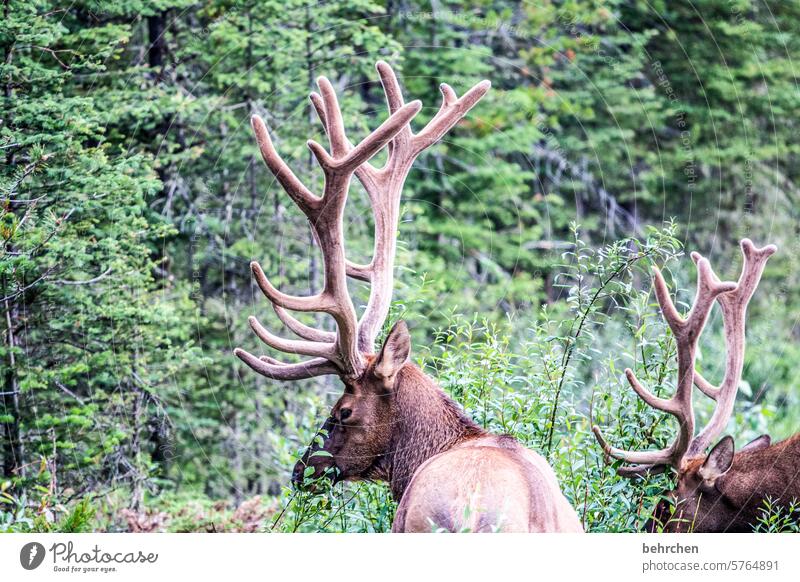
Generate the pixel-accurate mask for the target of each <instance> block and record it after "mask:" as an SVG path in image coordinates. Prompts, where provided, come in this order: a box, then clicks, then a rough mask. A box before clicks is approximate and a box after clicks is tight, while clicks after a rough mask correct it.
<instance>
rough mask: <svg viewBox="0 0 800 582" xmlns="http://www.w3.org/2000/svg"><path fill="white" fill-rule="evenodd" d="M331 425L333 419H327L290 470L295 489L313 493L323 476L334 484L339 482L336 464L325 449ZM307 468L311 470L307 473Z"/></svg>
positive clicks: (331, 428)
mask: <svg viewBox="0 0 800 582" xmlns="http://www.w3.org/2000/svg"><path fill="white" fill-rule="evenodd" d="M333 425H334V420H333V418H328V419H327V420H326V421H325V423H324V424H323V425H322V427H321V428H320V430H319V431H318V432H317V434H316V435H315V436H314V440H313V441H312V442H311V444H310V445H308V448H307V449H306V451H305V453H303V456H302V457H301V458H300V460H299V461H297V463H296V464H295V466H294V469H293V470H292V485H293V486H294V487H295V488H296V489H302V490H304V491H309V492H311V493H314V492H315V491H316V490H317V483H318V482H319V480H320V479H321V478H322V477H323V476H330V479H331V481H332V482H334V483H335V482H337V481H338V480H339V479H338V473H339V472H338V471H337V470H336V462H335V461H334V459H333V456H332V455H331V454H330V452H329V451H327V450H326V449H325V446H326V444H327V443H328V442H329V439H328V436H327V435H329V434H330V431H331V430H333ZM309 468H310V469H312V470H311V471H309V470H308V469H309Z"/></svg>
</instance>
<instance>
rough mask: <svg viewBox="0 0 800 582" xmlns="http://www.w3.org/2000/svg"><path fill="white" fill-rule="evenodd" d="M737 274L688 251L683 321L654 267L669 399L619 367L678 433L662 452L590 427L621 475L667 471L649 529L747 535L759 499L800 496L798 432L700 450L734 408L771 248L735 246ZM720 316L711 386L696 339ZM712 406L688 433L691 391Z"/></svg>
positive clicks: (786, 500)
mask: <svg viewBox="0 0 800 582" xmlns="http://www.w3.org/2000/svg"><path fill="white" fill-rule="evenodd" d="M741 249H742V255H743V266H742V271H741V274H740V276H739V280H738V281H737V282H723V281H720V279H719V278H718V277H717V276H716V275H715V274H714V272H713V270H712V269H711V266H710V264H709V262H708V260H707V259H705V258H703V257H701V256H700V255H699V254H698V253H692V260H693V261H694V262H695V264H696V266H697V292H696V295H695V299H694V303H693V304H692V307H691V309H690V311H689V313H688V314H687V315H686V316H685V317H682V316H681V315H680V314H679V313H678V310H677V309H676V308H675V305H674V304H673V302H672V300H671V299H670V295H669V290H668V289H667V285H666V283H665V282H664V278H663V277H662V275H661V273H660V272H659V270H658V269H657V268H656V269H654V274H655V279H654V287H655V292H656V299H657V300H658V304H659V306H660V307H661V313H662V315H663V317H664V319H665V320H666V322H667V325H668V326H669V328H670V329H671V330H672V334H673V335H674V337H675V341H676V343H677V348H678V378H677V387H676V390H675V394H674V395H673V396H672V397H671V398H669V399H663V398H659V397H657V396H655V395H654V394H653V393H652V392H650V391H649V390H647V388H645V387H644V386H642V384H640V383H639V381H638V380H637V379H636V376H634V374H633V372H632V371H631V370H630V369H627V370H625V375H626V376H627V379H628V382H629V383H630V385H631V387H632V388H633V390H634V392H636V394H637V395H638V396H639V397H640V398H641V399H642V400H643V401H644V402H645V403H646V404H648V405H649V406H652V407H653V408H656V409H657V410H661V411H663V412H666V413H667V414H670V415H672V416H674V417H675V418H676V419H677V421H678V425H679V428H678V436H677V438H676V439H675V441H674V442H673V443H672V444H671V445H669V446H668V447H667V448H665V449H662V450H656V451H649V450H648V451H623V450H620V449H617V448H614V447H612V446H610V445H609V444H608V442H607V441H606V439H605V438H604V437H603V434H602V432H601V431H600V429H599V428H598V427H597V426H594V427H593V430H594V434H595V436H596V437H597V440H598V442H599V443H600V446H602V447H603V450H604V451H605V454H606V455H607V456H610V457H613V458H614V459H618V460H621V461H623V462H625V463H630V464H632V465H630V466H624V465H623V466H622V467H620V468H619V469H618V470H617V472H618V473H619V474H620V475H622V476H625V477H635V476H646V475H648V474H654V473H657V472H662V471H664V470H666V469H667V468H669V467H672V468H673V469H674V470H675V471H676V473H677V486H676V488H675V489H674V490H672V491H670V492H668V493H667V494H666V495H664V498H663V499H662V501H661V502H659V504H658V505H657V507H656V510H655V512H654V514H653V518H652V519H651V520H650V521H649V522H648V524H647V525H646V529H647V530H648V531H666V532H687V531H695V532H746V531H752V530H753V526H754V525H755V524H756V521H757V519H758V516H759V513H760V510H761V508H762V507H763V502H764V500H765V499H767V498H768V497H769V498H771V499H773V500H775V501H777V502H778V504H781V505H785V506H788V505H789V504H790V503H791V501H792V500H793V499H794V498H797V499H800V434H798V435H795V436H793V437H791V438H789V439H787V440H785V441H783V442H780V443H777V444H774V445H771V441H770V438H769V436H767V435H763V436H761V437H759V438H757V439H755V440H754V441H752V442H750V443H748V444H747V445H745V446H744V447H742V449H741V450H739V451H738V452H736V451H735V449H734V441H733V438H732V437H730V436H725V437H724V438H722V439H721V440H720V441H719V442H718V443H716V445H715V446H714V447H713V448H712V449H711V451H710V452H709V453H708V454H706V448H707V447H708V446H709V445H710V444H711V443H712V442H714V441H715V440H716V439H717V437H719V435H720V434H721V433H722V432H723V430H724V429H725V427H726V425H727V423H728V421H729V419H730V417H731V413H732V411H733V405H734V400H735V398H736V392H737V390H738V387H739V383H740V382H741V378H742V370H743V367H744V351H745V316H746V312H747V305H748V303H749V301H750V299H751V297H752V296H753V293H754V292H755V290H756V287H757V286H758V283H759V281H760V279H761V275H762V273H763V271H764V266H765V265H766V262H767V260H768V259H769V257H770V256H771V255H772V254H773V253H774V252H775V251H776V250H777V249H776V247H775V246H774V245H769V246H766V247H764V248H760V249H759V248H756V247H755V246H754V245H753V243H752V242H751V241H750V240H748V239H744V240H742V242H741ZM715 302H716V303H718V304H719V306H720V309H721V311H722V318H723V326H724V332H725V348H726V352H727V354H726V361H725V364H726V366H725V374H724V377H723V380H722V383H721V384H720V385H719V386H714V385H712V384H711V383H710V382H709V381H708V380H706V379H705V378H704V377H703V376H702V375H700V373H699V372H697V371H696V369H695V357H696V352H697V342H698V339H699V338H700V334H701V333H702V331H703V328H704V326H705V324H706V320H707V319H708V315H709V313H710V311H711V309H712V307H713V305H714V303H715ZM694 386H696V387H697V388H698V389H699V390H700V392H702V393H703V394H704V395H706V396H707V397H709V398H711V399H712V400H714V402H715V407H714V411H713V413H712V415H711V417H710V419H709V421H708V423H707V424H706V426H704V427H703V428H702V430H700V431H699V432H698V433H697V434H696V435H695V418H694V412H693V410H692V391H693V388H694Z"/></svg>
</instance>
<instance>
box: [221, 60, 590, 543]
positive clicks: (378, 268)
mask: <svg viewBox="0 0 800 582" xmlns="http://www.w3.org/2000/svg"><path fill="white" fill-rule="evenodd" d="M377 69H378V73H379V75H380V79H381V83H382V85H383V90H384V92H385V94H386V102H387V104H388V107H389V112H390V117H389V118H388V119H387V120H386V121H385V122H384V123H383V124H382V125H381V126H380V127H379V128H378V129H376V130H375V131H374V132H372V133H371V134H370V135H369V136H368V137H366V138H365V139H364V140H363V141H362V142H361V143H359V144H358V145H355V146H354V145H352V144H351V142H350V141H349V140H348V138H347V136H346V135H345V130H344V122H343V120H342V116H341V112H340V109H339V104H338V103H337V99H336V95H335V93H334V91H333V87H332V86H331V84H330V82H329V81H328V80H327V79H325V78H324V77H323V78H320V79H319V89H320V92H319V94H316V93H314V94H312V95H311V100H312V103H313V105H314V107H315V108H316V110H317V113H318V114H319V118H320V120H321V121H322V125H323V127H324V128H325V132H326V133H327V136H328V139H329V142H330V152H328V151H326V150H325V149H324V148H323V147H322V146H320V145H319V144H317V143H315V142H309V143H308V145H309V148H310V149H311V151H312V153H313V154H314V156H315V157H316V159H317V161H318V162H319V165H320V167H321V168H322V171H323V173H324V176H325V186H324V191H323V193H322V195H321V196H317V195H315V194H314V193H312V192H311V191H310V190H309V189H308V188H307V187H306V186H305V185H304V184H302V183H301V182H300V180H299V179H298V178H297V177H296V176H295V175H294V173H292V171H291V170H290V169H289V167H288V166H287V165H286V163H285V162H284V161H283V160H282V159H281V158H280V156H279V155H278V153H277V152H276V150H275V148H274V147H273V144H272V140H271V138H270V135H269V132H268V129H267V127H266V125H265V124H264V122H263V121H262V120H261V118H259V117H257V116H256V117H254V118H253V129H254V131H255V134H256V138H257V140H258V144H259V146H260V148H261V153H262V155H263V157H264V161H265V162H266V164H267V166H268V167H269V169H270V170H271V171H272V173H273V174H274V175H275V177H276V178H277V180H278V181H279V182H280V184H281V186H283V189H284V190H285V191H286V193H287V194H288V195H289V197H290V198H291V199H292V200H293V201H294V202H295V204H297V206H298V207H299V208H300V210H302V212H303V213H304V214H305V215H306V217H307V218H308V222H309V225H310V227H311V229H312V231H313V233H314V236H315V238H316V240H317V242H318V244H319V248H320V251H321V252H322V257H323V261H324V276H325V280H324V286H323V289H322V291H321V292H320V293H318V294H316V295H312V296H309V297H298V296H293V295H287V294H285V293H282V292H281V291H279V290H278V289H276V288H275V287H274V286H273V285H272V284H271V283H270V281H269V279H268V278H267V277H266V275H265V274H264V272H263V271H262V269H261V267H260V266H259V264H258V263H255V262H254V263H252V271H253V275H254V277H255V279H256V282H257V283H258V286H259V287H260V288H261V290H262V291H263V293H264V295H266V297H267V299H268V300H269V301H270V303H271V304H272V306H273V308H274V310H275V313H276V314H277V316H278V318H279V319H280V320H281V321H282V322H283V323H284V324H285V326H286V327H287V328H288V329H290V330H291V331H292V332H294V333H295V334H296V335H297V336H298V337H299V338H301V339H284V338H282V337H279V336H277V335H275V334H273V333H272V332H270V331H268V330H267V329H266V328H265V327H264V326H263V325H262V324H261V323H259V321H258V320H257V319H255V318H254V317H251V318H250V325H251V327H252V328H253V331H255V333H256V335H257V336H258V337H259V338H260V339H261V340H262V341H263V342H264V343H265V344H267V345H268V346H270V347H272V348H275V349H277V350H279V351H282V352H284V353H289V354H299V355H301V356H306V357H308V358H309V359H307V360H305V361H303V362H300V363H283V362H280V361H278V360H275V359H273V358H271V357H269V356H261V357H257V356H254V355H252V354H250V353H248V352H246V351H244V350H242V349H237V350H236V352H235V353H236V355H237V356H238V357H239V358H241V359H242V361H244V362H245V363H246V364H247V365H248V366H250V367H251V368H252V369H253V370H255V371H256V372H258V373H259V374H263V375H264V376H267V377H268V378H272V379H275V380H299V379H304V378H311V377H314V376H321V375H325V374H334V375H337V376H338V377H339V378H340V379H341V381H342V383H343V384H344V393H343V394H342V396H341V397H340V398H339V400H338V402H337V403H336V404H335V406H334V407H333V409H332V410H331V411H330V416H329V418H328V419H327V420H326V421H325V423H324V425H323V427H322V430H321V434H322V439H321V442H317V441H315V443H312V445H310V446H309V448H308V450H307V451H306V453H305V454H304V455H303V457H302V459H301V460H300V461H299V462H298V463H297V465H296V467H295V470H294V478H293V480H294V481H295V483H296V484H298V485H303V484H304V483H305V482H306V481H308V480H311V481H314V480H315V479H317V478H319V477H321V476H322V475H324V474H330V473H332V475H333V479H334V480H335V481H340V480H348V481H358V480H383V481H387V482H388V483H389V486H390V487H391V490H392V493H393V495H394V497H395V499H397V500H398V501H399V502H400V503H399V507H398V510H397V514H396V516H395V519H394V523H393V525H392V530H393V531H396V532H429V531H432V530H446V531H454V532H456V531H472V532H483V531H518V532H559V531H568V532H578V531H582V528H581V524H580V522H579V520H578V517H577V515H576V513H575V511H574V510H573V508H572V507H571V506H570V505H569V503H568V502H567V500H566V499H565V497H564V496H563V495H562V493H561V491H560V489H559V486H558V482H557V481H556V477H555V474H554V473H553V470H552V469H551V468H550V466H549V465H548V464H547V463H546V461H545V460H544V459H543V458H542V457H541V456H539V455H538V454H536V453H535V452H534V451H531V450H529V449H527V448H525V447H524V446H522V444H520V443H519V442H518V441H517V440H516V439H514V438H513V437H510V436H497V435H493V434H490V433H487V432H486V431H484V430H483V429H482V428H481V427H479V426H478V425H476V424H475V423H474V422H473V421H472V420H471V419H470V418H468V417H467V416H466V415H465V414H463V413H462V412H461V410H460V409H459V407H458V406H457V405H456V404H455V403H454V402H453V401H452V400H451V399H450V398H449V397H448V396H447V395H446V394H445V393H444V392H443V391H442V389H441V388H439V386H437V384H436V382H434V381H433V380H432V379H431V378H430V377H428V376H427V375H426V374H425V373H423V372H422V370H420V369H419V368H418V367H417V366H415V365H414V364H413V363H411V361H410V359H409V356H410V350H411V339H410V337H409V333H408V329H407V327H406V325H405V323H403V322H402V321H401V322H398V323H397V324H395V325H394V327H393V328H392V329H391V331H390V332H389V333H388V335H387V336H386V339H385V340H384V342H383V345H382V346H381V347H380V349H378V350H377V351H376V350H375V341H376V338H377V336H378V334H379V332H380V330H381V328H382V327H383V325H384V321H385V320H386V318H387V315H388V313H389V307H390V304H391V299H392V288H393V269H394V255H395V246H396V236H397V229H398V219H399V214H400V196H401V192H402V188H403V183H404V181H405V178H406V176H407V175H408V172H409V170H410V169H411V165H412V164H413V162H414V160H415V159H416V157H417V156H418V155H419V154H420V153H421V152H422V151H423V150H425V149H426V148H428V147H429V146H431V145H432V144H434V143H435V142H437V141H438V140H439V139H441V138H442V137H443V136H444V134H445V133H447V132H448V131H449V130H450V129H451V128H452V127H453V126H454V125H455V124H456V123H458V121H459V120H460V119H461V118H463V117H464V115H466V113H467V112H468V111H469V110H470V109H471V108H472V107H473V106H474V105H475V104H476V103H477V102H478V101H479V100H480V98H481V97H483V95H484V94H485V93H486V92H487V91H488V90H489V83H488V81H484V82H482V83H479V84H477V85H475V86H474V87H473V88H472V89H470V90H469V91H467V92H466V93H465V94H464V95H463V96H462V97H460V98H459V97H457V96H456V94H455V92H454V91H453V89H451V88H450V87H449V86H448V85H442V86H441V92H442V105H441V107H440V108H439V110H438V112H437V113H436V114H435V115H434V116H433V118H432V119H431V120H430V121H429V122H428V124H427V125H426V126H425V127H424V128H422V130H421V131H420V132H419V133H416V134H415V133H413V132H412V131H411V127H410V122H411V120H412V118H413V117H414V116H415V115H416V114H417V112H419V110H420V108H421V104H420V102H419V101H412V102H411V103H408V104H406V103H405V102H404V100H403V96H402V93H401V90H400V86H399V84H398V82H397V79H396V77H395V75H394V72H393V71H392V69H391V68H390V67H389V65H387V64H386V63H383V62H380V63H378V65H377ZM384 147H388V156H387V159H386V163H385V165H384V166H383V167H380V168H377V167H375V166H373V165H372V164H370V163H369V160H370V158H372V157H373V156H374V155H375V154H377V153H378V152H379V151H380V150H382V149H383V148H384ZM353 176H355V177H356V178H357V179H358V180H359V181H360V182H361V184H362V185H363V187H364V189H365V190H366V192H367V195H368V197H369V200H370V204H371V206H372V213H373V219H374V224H375V238H374V248H373V256H372V260H371V261H370V263H369V264H366V265H359V264H355V263H353V262H351V261H350V260H348V259H347V258H346V257H345V241H344V232H343V216H344V210H345V201H346V199H347V194H348V190H349V186H350V181H351V178H352V177H353ZM348 279H355V280H359V281H363V282H365V283H368V284H369V285H370V295H369V300H368V302H367V306H366V308H365V310H364V312H363V314H362V315H361V316H360V317H358V316H357V313H356V308H355V305H354V303H353V300H352V298H351V296H350V294H349V292H348ZM289 310H291V311H300V312H318V313H324V314H328V315H330V316H331V317H332V318H333V320H334V321H335V323H336V330H335V331H327V330H320V329H315V328H312V327H309V326H307V325H305V324H304V323H302V322H300V321H299V320H298V319H296V318H295V317H294V316H293V315H291V314H290V313H289Z"/></svg>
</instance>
